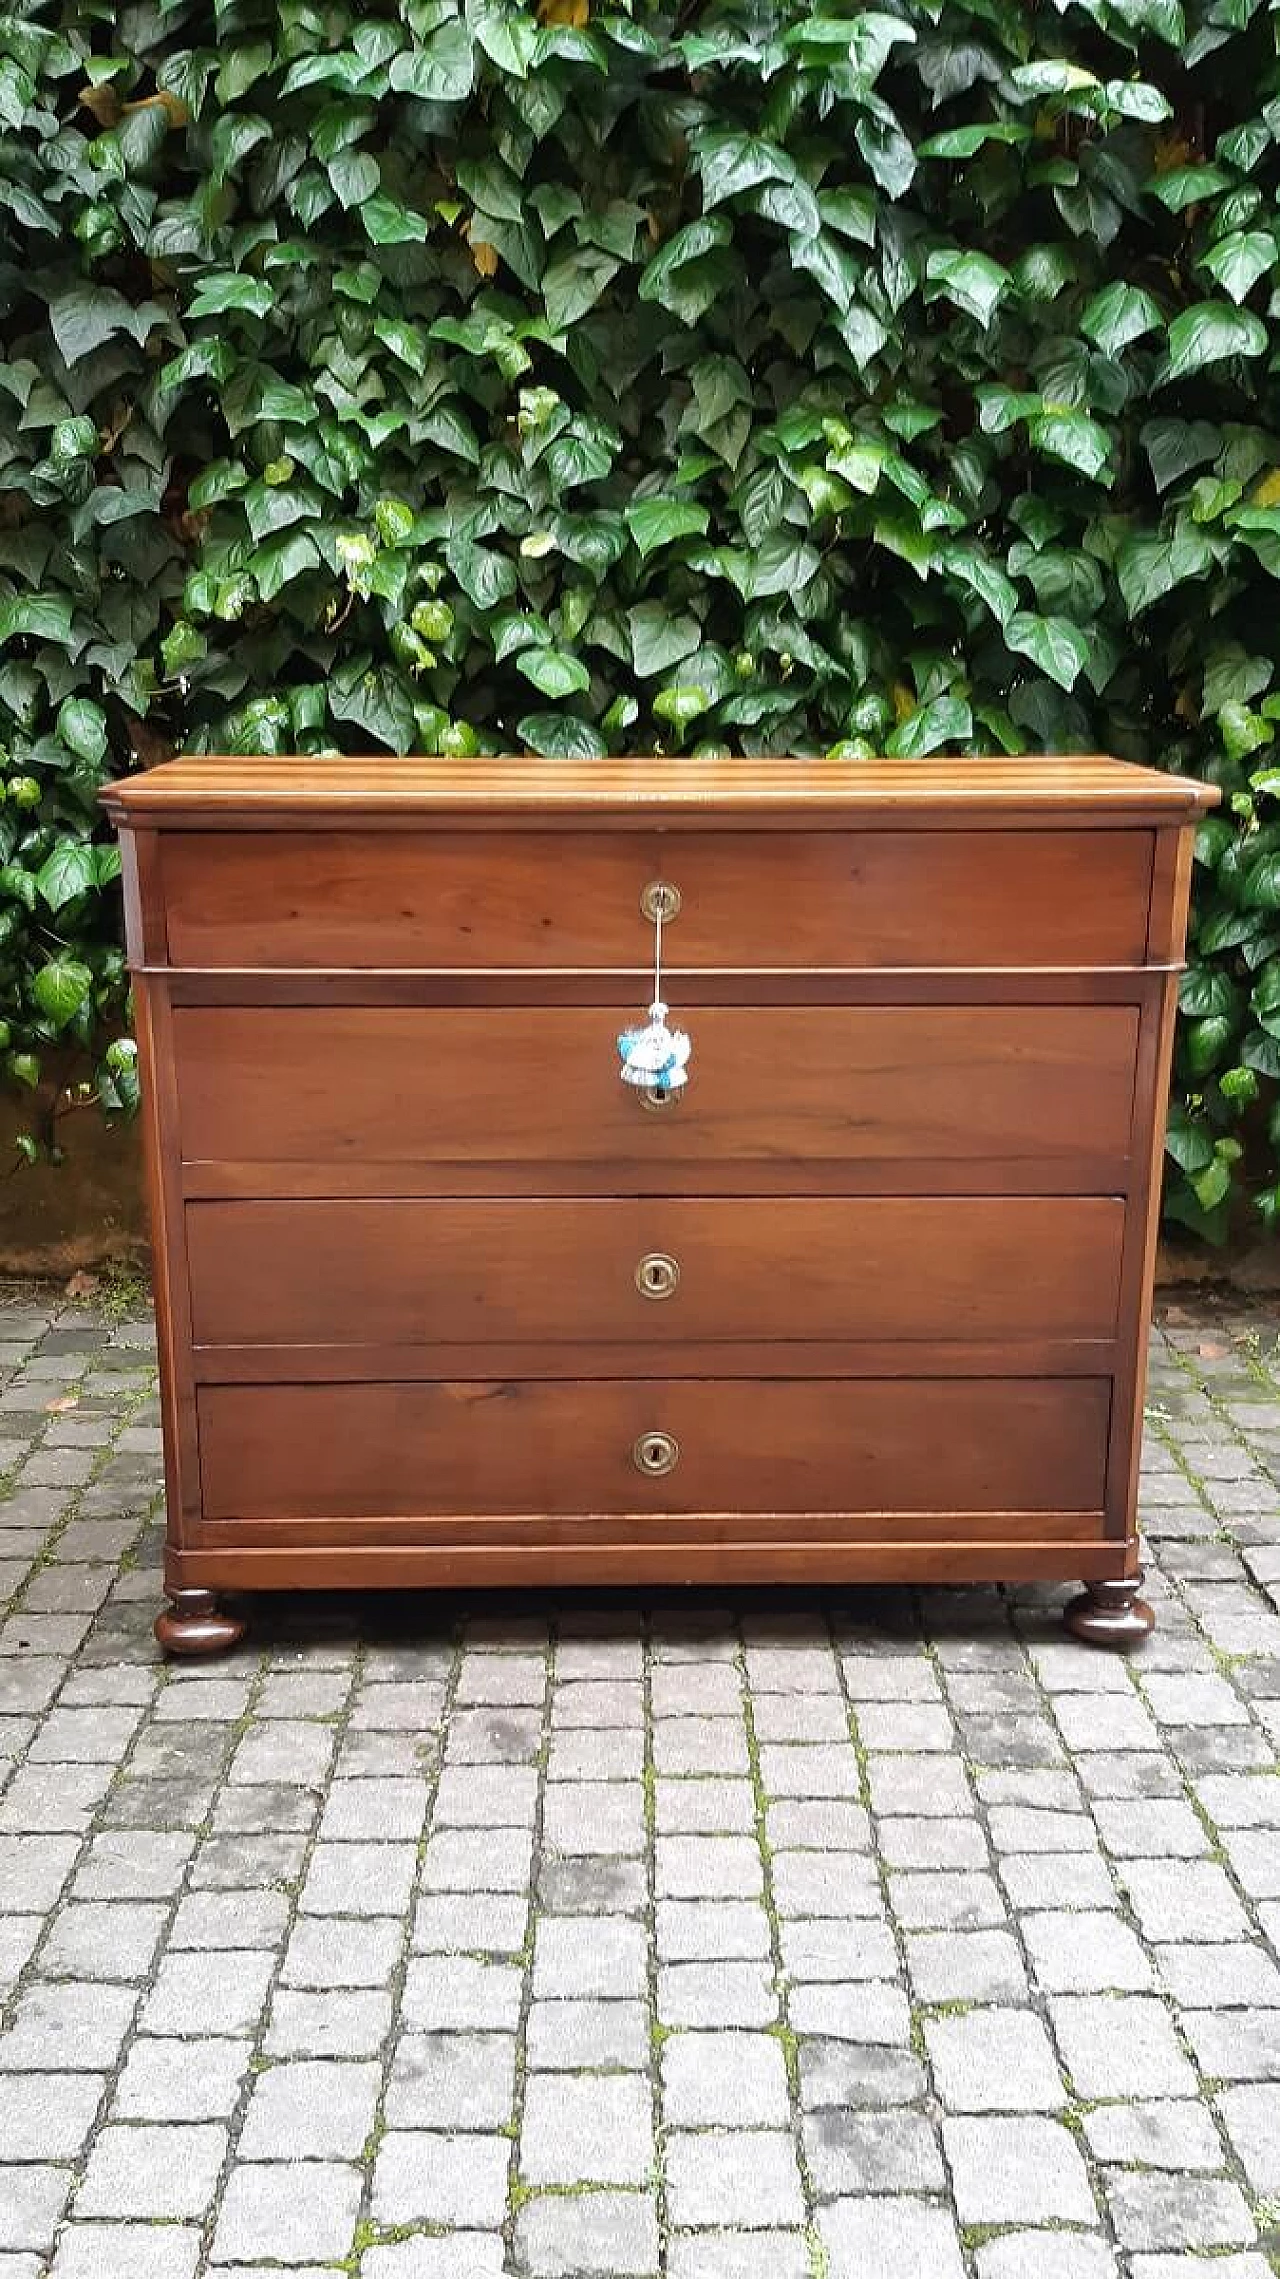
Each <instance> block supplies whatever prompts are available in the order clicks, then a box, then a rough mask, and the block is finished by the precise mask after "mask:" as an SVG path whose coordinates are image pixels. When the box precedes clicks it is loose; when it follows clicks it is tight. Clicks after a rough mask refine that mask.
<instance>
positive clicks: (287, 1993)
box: [265, 1987, 391, 2057]
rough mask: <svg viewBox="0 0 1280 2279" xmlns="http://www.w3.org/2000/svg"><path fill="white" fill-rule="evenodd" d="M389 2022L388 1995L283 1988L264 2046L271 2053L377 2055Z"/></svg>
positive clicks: (385, 2036) (276, 2054) (275, 2000)
mask: <svg viewBox="0 0 1280 2279" xmlns="http://www.w3.org/2000/svg"><path fill="white" fill-rule="evenodd" d="M390 2027H391V1997H390V1995H389V1994H384V1993H375V1992H373V1991H371V1990H369V1989H362V1990H360V1991H357V1992H352V1993H342V1994H303V1993H298V1992H294V1991H293V1990H291V1989H290V1988H288V1987H284V1988H282V1989H281V1990H280V1992H279V1993H278V1994H277V1995H276V1997H275V1999H274V2001H273V2002H272V2005H271V2023H270V2026H269V2028H268V2030H267V2038H266V2044H265V2047H266V2051H267V2055H268V2056H269V2057H373V2056H376V2054H377V2052H378V2051H379V2050H380V2049H381V2047H382V2044H383V2043H384V2041H385V2040H386V2038H387V2034H388V2032H389V2031H390Z"/></svg>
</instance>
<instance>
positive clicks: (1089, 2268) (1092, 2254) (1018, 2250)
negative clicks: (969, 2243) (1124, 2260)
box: [974, 2231, 1116, 2279]
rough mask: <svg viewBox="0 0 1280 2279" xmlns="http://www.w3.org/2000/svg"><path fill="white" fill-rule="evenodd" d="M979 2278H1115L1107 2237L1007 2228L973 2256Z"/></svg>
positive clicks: (1114, 2261)
mask: <svg viewBox="0 0 1280 2279" xmlns="http://www.w3.org/2000/svg"><path fill="white" fill-rule="evenodd" d="M974 2269H975V2271H976V2272H977V2279H1030V2275H1031V2274H1033V2273H1034V2279H1116V2259H1115V2257H1114V2255H1113V2254H1112V2252H1111V2250H1110V2248H1109V2247H1108V2246H1107V2244H1106V2242H1105V2240H1101V2239H1096V2238H1090V2237H1087V2236H1082V2235H1080V2234H1078V2233H1077V2234H1069V2233H1066V2232H1043V2231H1019V2232H1005V2233H1004V2235H1003V2237H1002V2238H1000V2239H992V2240H988V2241H987V2242H986V2243H985V2245H983V2246H980V2247H979V2248H978V2250H977V2252H976V2254H975V2256H974Z"/></svg>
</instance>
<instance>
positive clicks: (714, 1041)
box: [173, 1005, 1138, 1192]
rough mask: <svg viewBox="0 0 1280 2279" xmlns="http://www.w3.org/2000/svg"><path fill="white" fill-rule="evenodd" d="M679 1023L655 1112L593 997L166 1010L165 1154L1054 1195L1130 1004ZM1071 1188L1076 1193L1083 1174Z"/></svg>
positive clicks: (430, 1177) (769, 1015) (1103, 1145)
mask: <svg viewBox="0 0 1280 2279" xmlns="http://www.w3.org/2000/svg"><path fill="white" fill-rule="evenodd" d="M620 1010H621V1017H622V1018H623V1019H624V1020H625V1019H626V1018H627V1015H628V1012H629V1010H630V1009H629V1008H627V1007H623V1008H621V1009H620ZM677 1017H678V1018H680V1019H681V1020H683V1021H685V1022H687V1025H688V1028H689V1030H690V1033H691V1034H692V1037H693V1047H694V1058H693V1064H692V1069H691V1074H690V1081H689V1085H688V1089H687V1092H685V1093H683V1094H680V1095H677V1096H673V1097H670V1098H669V1099H668V1101H667V1102H666V1104H665V1105H663V1106H662V1107H660V1108H656V1109H655V1108H651V1107H648V1106H647V1105H646V1104H645V1101H644V1099H643V1096H642V1095H641V1094H640V1093H638V1092H637V1091H635V1090H633V1089H631V1088H629V1087H628V1086H626V1085H624V1084H623V1083H621V1081H620V1079H619V1074H618V1056H617V1045H616V1032H617V1027H618V1016H617V1015H614V1016H611V1015H610V1013H609V1012H608V1011H607V1010H605V1009H595V1008H592V1009H582V1008H576V1007H575V1008H561V1007H536V1006H535V1007H528V1008H517V1009H510V1010H508V1009H505V1008H504V1009H493V1010H489V1009H480V1010H476V1009H472V1008H463V1007H446V1008H439V1007H433V1006H422V1005H410V1006H374V1007H364V1006H333V1007H324V1006H311V1005H307V1006H217V1007H203V1006H179V1007H177V1008H176V1009H175V1011H174V1015H173V1037H174V1050H175V1057H176V1064H177V1077H178V1091H179V1101H180V1122H181V1139H182V1153H183V1156H184V1158H185V1159H186V1161H187V1162H188V1163H198V1162H206V1163H208V1162H222V1163H240V1164H261V1165H268V1164H276V1165H287V1164H301V1163H306V1164H310V1165H331V1166H336V1167H341V1168H342V1169H343V1170H344V1171H345V1173H346V1174H347V1176H349V1177H350V1176H354V1178H355V1179H356V1180H359V1179H362V1178H364V1177H365V1176H366V1175H367V1176H369V1177H370V1178H373V1177H374V1175H375V1170H376V1167H377V1166H379V1165H381V1166H388V1165H391V1166H395V1165H402V1166H409V1167H413V1170H414V1173H415V1175H416V1176H420V1177H422V1178H423V1179H424V1180H425V1181H427V1183H428V1186H429V1185H431V1184H435V1185H439V1184H440V1183H441V1182H442V1180H444V1179H445V1178H446V1176H447V1173H448V1167H450V1166H459V1167H464V1168H465V1169H466V1170H467V1172H468V1174H474V1172H475V1170H476V1167H477V1166H478V1165H479V1166H486V1167H489V1169H490V1173H491V1176H492V1177H494V1178H500V1177H501V1176H502V1173H503V1169H504V1167H515V1166H526V1167H528V1166H531V1165H539V1166H551V1167H556V1166H558V1167H560V1168H561V1170H563V1169H564V1168H565V1167H573V1168H575V1169H577V1168H578V1167H584V1166H589V1165H592V1164H602V1163H604V1164H611V1165H623V1164H625V1165H628V1166H634V1167H635V1171H634V1176H635V1185H636V1186H637V1187H643V1186H645V1185H648V1186H657V1187H659V1188H660V1187H661V1186H662V1185H663V1184H664V1182H666V1181H668V1180H674V1181H676V1182H677V1183H679V1182H680V1181H682V1180H683V1181H687V1180H688V1179H690V1178H694V1179H705V1180H710V1179H712V1178H714V1177H715V1176H716V1175H717V1174H718V1173H719V1172H721V1171H722V1170H723V1171H729V1170H732V1171H734V1172H736V1173H737V1174H738V1175H739V1176H740V1175H741V1174H742V1172H743V1170H744V1168H745V1169H747V1170H748V1171H749V1172H750V1175H751V1176H752V1177H753V1178H759V1179H761V1180H762V1181H763V1183H764V1184H766V1185H767V1184H768V1177H769V1176H772V1177H773V1178H774V1179H775V1180H778V1181H785V1180H787V1179H792V1178H794V1174H795V1170H796V1167H797V1165H803V1164H805V1163H810V1164H812V1163H815V1162H822V1163H836V1164H840V1163H847V1164H850V1165H861V1166H869V1165H870V1166H876V1167H879V1166H894V1167H900V1166H902V1165H904V1164H907V1165H910V1164H912V1163H925V1164H939V1165H945V1166H947V1167H948V1169H949V1170H954V1168H955V1167H956V1166H957V1165H968V1166H970V1167H972V1171H973V1173H974V1174H981V1173H983V1172H984V1171H985V1169H986V1167H989V1166H999V1165H1005V1166H1007V1165H1009V1164H1010V1163H1013V1164H1017V1163H1023V1164H1026V1165H1028V1166H1030V1167H1033V1168H1034V1170H1035V1172H1036V1173H1038V1174H1039V1183H1040V1185H1041V1186H1044V1187H1048V1188H1053V1187H1056V1186H1059V1185H1061V1184H1063V1183H1066V1184H1068V1185H1069V1184H1070V1181H1071V1177H1072V1166H1073V1165H1075V1164H1080V1165H1082V1166H1083V1165H1089V1166H1096V1164H1097V1162H1098V1160H1099V1159H1105V1160H1106V1162H1107V1163H1108V1164H1110V1165H1112V1166H1118V1165H1122V1164H1123V1161H1124V1159H1125V1157H1126V1156H1127V1153H1128V1146H1129V1130H1130V1119H1131V1110H1132V1097H1133V1074H1134V1056H1135V1048H1136V1040H1137V1026H1138V1016H1137V1012H1136V1010H1135V1009H1134V1008H1133V1007H1132V1006H1127V1005H979V1006H966V1005H938V1006H925V1005H909V1006H900V1005H886V1006H880V1005H876V1006H865V1005H858V1006H850V1005H833V1006H823V1007H818V1006H796V1007H739V1006H716V1007H701V1008H699V1007H696V1006H682V1007H680V1008H679V1011H678V1016H677ZM1049 1174H1052V1175H1053V1176H1049ZM1115 1183H1116V1176H1115V1175H1113V1176H1111V1177H1108V1179H1107V1181H1106V1184H1107V1185H1113V1184H1115ZM623 1184H625V1185H626V1186H627V1187H628V1188H632V1185H633V1182H632V1179H631V1178H630V1177H628V1179H627V1180H626V1181H625V1182H623ZM942 1184H943V1186H944V1187H946V1186H948V1185H950V1184H951V1181H950V1179H944V1180H943V1182H942ZM1082 1184H1086V1185H1088V1184H1097V1179H1096V1170H1094V1171H1091V1175H1090V1177H1089V1178H1087V1179H1085V1178H1083V1176H1082ZM350 1191H351V1189H350V1188H348V1192H350ZM355 1191H356V1192H360V1191H362V1190H361V1189H360V1188H359V1187H358V1186H357V1188H356V1190H355ZM364 1191H373V1192H376V1191H377V1190H376V1187H374V1188H373V1189H372V1190H364Z"/></svg>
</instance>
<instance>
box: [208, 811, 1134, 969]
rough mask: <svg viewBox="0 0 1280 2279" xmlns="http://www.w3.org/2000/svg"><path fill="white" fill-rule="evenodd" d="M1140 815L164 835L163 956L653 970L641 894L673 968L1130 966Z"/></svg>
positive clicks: (283, 963)
mask: <svg viewBox="0 0 1280 2279" xmlns="http://www.w3.org/2000/svg"><path fill="white" fill-rule="evenodd" d="M1151 863H1152V835H1151V833H1150V832H1146V831H1116V832H1110V833H1097V832H1089V831H1084V830H1065V831H1057V832H1053V831H1030V830H1028V831H1012V830H1011V831H1001V832H990V833H987V834H986V835H985V836H984V837H980V838H976V839H968V838H965V837H963V836H958V835H957V834H956V833H954V832H949V831H918V832H904V831H899V832H891V831H884V832H878V833H868V832H865V831H864V832H846V833H837V832H826V833H822V832H794V831H779V832H776V833H770V834H769V835H768V836H761V835H760V834H758V833H757V834H752V833H750V832H742V831H737V832H735V831H725V832H720V833H717V834H714V835H711V834H707V835H704V836H703V837H702V838H698V837H696V836H693V835H691V834H690V833H688V832H687V831H680V830H674V831H671V832H668V833H666V834H659V833H657V832H654V831H645V830H637V831H634V832H628V833H626V834H625V835H619V834H617V833H615V834H613V835H612V836H610V835H605V834H602V835H598V836H596V837H594V838H593V837H591V836H590V835H589V834H586V833H583V834H581V835H580V836H579V838H578V839H577V841H576V842H575V844H574V846H573V849H572V855H571V856H569V855H568V854H567V853H566V850H565V849H564V847H563V846H562V844H561V843H560V841H559V840H558V839H557V837H556V836H555V834H554V833H548V832H540V833H539V832H528V833H524V834H521V835H514V834H513V835H512V836H511V837H510V838H508V839H506V840H504V841H502V842H501V843H499V844H495V843H494V841H493V839H492V837H491V836H490V837H486V836H485V835H484V834H482V833H475V832H465V831H450V832H441V831H439V830H436V831H424V830H407V831H403V832H398V833H396V834H395V836H394V837H390V836H388V835H387V834H386V833H377V832H371V831H366V830H350V831H345V832H343V833H342V834H341V835H335V834H333V833H329V834H325V833H323V832H316V831H310V832H307V831H299V832H292V833H283V832H282V833H277V834H276V835H275V836H274V837H266V836H259V837H253V836H246V835H244V834H241V833H236V832H230V831H228V832H221V833H218V832H204V833H200V832H190V831H171V832H167V833H166V834H165V838H164V851H163V867H164V879H165V891H166V905H167V911H168V928H169V942H170V954H171V956H172V958H173V960H174V962H175V964H178V965H184V966H195V967H206V968H207V967H217V966H235V967H240V968H244V967H253V966H265V967H283V968H294V969H296V968H299V967H304V968H305V967H320V968H322V969H325V970H329V969H331V968H333V967H335V966H339V967H360V966H379V967H395V966H401V967H412V968H428V969H431V968H438V967H445V968H448V969H451V970H452V969H458V970H466V969H474V968H476V967H484V968H487V969H492V968H495V967H510V968H513V969H514V970H516V971H518V972H519V971H525V972H529V971H535V972H536V971H537V970H538V969H540V968H543V967H553V968H568V967H599V966H604V967H616V966H622V967H642V968H643V967H646V966H647V965H648V963H649V962H650V960H651V958H652V954H653V927H652V925H651V923H650V922H649V920H648V919H646V918H645V917H644V916H643V914H642V912H641V908H640V897H641V894H642V893H643V891H644V889H645V887H646V885H648V884H649V883H650V882H651V881H653V880H657V879H661V880H664V881H667V882H668V883H670V884H672V885H674V886H675V887H676V888H677V890H678V891H679V893H680V895H681V897H682V907H681V909H680V911H679V914H678V915H677V916H676V917H675V918H674V919H673V920H672V922H671V923H670V925H668V926H667V927H666V928H665V930H664V949H665V958H666V964H667V967H668V970H669V972H670V973H671V975H672V976H673V978H675V977H678V976H680V975H685V974H691V973H696V972H698V971H699V970H701V969H702V968H705V967H710V968H725V969H730V970H732V969H734V968H742V967H749V968H756V969H769V968H773V967H781V968H784V969H794V968H807V967H811V966H824V967H837V968H838V967H860V966H907V967H911V966H943V967H945V966H957V965H958V966H1031V967H1034V966H1045V965H1048V966H1058V965H1065V966H1072V965H1077V966H1078V965H1090V964H1093V965H1104V966H1105V965H1128V964H1134V963H1136V962H1137V961H1139V960H1140V959H1141V958H1142V956H1143V954H1144V951H1145V947H1146V933H1147V905H1148V899H1149V890H1150V880H1151Z"/></svg>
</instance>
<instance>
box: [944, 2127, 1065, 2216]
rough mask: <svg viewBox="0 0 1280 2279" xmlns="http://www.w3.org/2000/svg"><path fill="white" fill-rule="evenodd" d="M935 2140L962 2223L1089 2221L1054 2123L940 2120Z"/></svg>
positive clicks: (1062, 2138) (1060, 2132)
mask: <svg viewBox="0 0 1280 2279" xmlns="http://www.w3.org/2000/svg"><path fill="white" fill-rule="evenodd" d="M942 2139H943V2145H944V2148H945V2151H946V2156H947V2162H948V2166H949V2167H950V2170H951V2176H952V2183H953V2189H954V2194H955V2207H956V2213H957V2215H958V2216H959V2219H960V2221H961V2223H962V2224H1034V2223H1045V2222H1047V2221H1052V2220H1054V2219H1055V2218H1056V2219H1058V2220H1060V2221H1061V2222H1063V2223H1071V2224H1092V2223H1095V2222H1096V2221H1097V2210H1096V2208H1095V2206H1094V2199H1093V2193H1092V2191H1091V2190H1090V2187H1089V2177H1088V2173H1087V2171H1086V2168H1085V2165H1084V2162H1083V2160H1082V2159H1081V2157H1080V2153H1079V2150H1078V2148H1077V2146H1076V2142H1075V2139H1074V2137H1072V2136H1071V2134H1070V2132H1069V2131H1068V2130H1067V2129H1065V2128H1063V2126H1062V2124H1061V2122H1059V2121H1052V2120H1043V2119H1040V2118H1039V2117H1036V2116H1031V2115H1026V2114H1021V2115H1019V2116H1018V2117H1017V2118H1013V2117H1011V2116H1008V2117H1007V2116H1004V2115H1002V2116H1000V2117H999V2118H998V2119H997V2118H991V2117H987V2116H985V2115H984V2116H982V2117H980V2118H970V2117H968V2116H965V2117H957V2118H954V2119H950V2120H946V2121H944V2122H943V2124H942Z"/></svg>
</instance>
